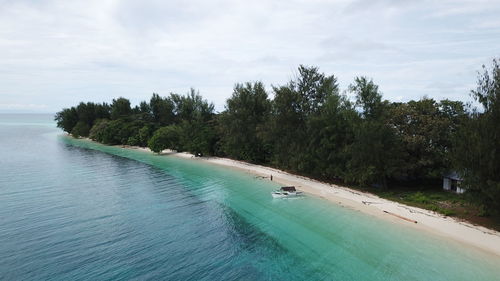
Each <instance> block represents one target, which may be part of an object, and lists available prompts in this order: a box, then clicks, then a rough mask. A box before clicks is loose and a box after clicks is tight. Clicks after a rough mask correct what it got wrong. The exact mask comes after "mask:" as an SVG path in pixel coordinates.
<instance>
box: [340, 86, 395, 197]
mask: <svg viewBox="0 0 500 281" xmlns="http://www.w3.org/2000/svg"><path fill="white" fill-rule="evenodd" d="M349 90H350V91H351V92H353V93H354V94H355V95H356V105H358V106H360V107H361V108H362V111H361V112H360V115H361V117H363V118H362V119H361V120H360V122H359V124H358V125H355V128H354V129H355V135H354V142H353V143H352V145H351V146H350V148H349V158H350V159H349V160H348V162H347V171H346V177H345V179H346V180H347V181H350V182H355V183H359V184H363V185H367V184H379V185H381V186H382V187H384V188H385V187H387V183H388V180H390V179H393V178H401V177H402V176H404V169H403V167H402V164H403V161H402V159H404V157H402V156H403V155H404V151H403V149H402V143H401V140H400V138H399V137H398V135H397V134H396V130H395V129H394V128H393V126H391V125H389V109H390V107H389V103H388V102H387V101H382V94H381V93H380V92H379V91H378V86H377V85H375V84H374V83H373V81H372V80H368V79H367V78H366V77H358V78H356V79H355V80H354V84H351V85H350V86H349Z"/></svg>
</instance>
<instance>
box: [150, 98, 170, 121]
mask: <svg viewBox="0 0 500 281" xmlns="http://www.w3.org/2000/svg"><path fill="white" fill-rule="evenodd" d="M149 106H150V109H151V113H152V115H153V121H154V122H155V123H157V124H158V125H160V126H166V125H170V124H173V123H174V103H173V102H172V100H171V99H169V98H162V97H160V96H159V95H158V94H153V96H152V97H151V100H150V101H149Z"/></svg>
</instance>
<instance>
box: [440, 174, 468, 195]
mask: <svg viewBox="0 0 500 281" xmlns="http://www.w3.org/2000/svg"><path fill="white" fill-rule="evenodd" d="M461 183H462V178H461V177H460V175H458V174H457V173H456V172H451V173H449V174H447V175H445V176H444V177H443V189H444V190H448V191H451V192H455V193H464V192H465V188H462V187H460V184H461Z"/></svg>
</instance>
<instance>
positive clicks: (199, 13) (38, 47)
mask: <svg viewBox="0 0 500 281" xmlns="http://www.w3.org/2000/svg"><path fill="white" fill-rule="evenodd" d="M499 15H500V1H499V0H497V1H481V0H471V1H463V0H456V1H455V0H454V1H451V0H439V1H425V0H422V1H412V0H404V1H403V0H379V1H377V0H366V1H363V0H360V1H347V0H345V1H344V0H340V1H322V0H304V1H292V0H286V1H270V0H262V1H261V0H252V1H225V0H217V1H208V0H205V1H202V0H199V1H187V0H185V1H169V0H141V1H139V0H134V1H132V0H123V1H119V0H85V1H75V0H72V1H68V0H62V1H42V0H0V112H13V111H15V112H55V111H58V110H60V109H61V108H62V107H68V106H72V105H75V104H77V103H78V102H80V101H96V102H102V101H106V102H110V101H111V100H112V99H113V98H117V97H120V96H124V97H127V98H129V99H130V100H131V101H132V103H133V104H136V103H138V102H139V101H141V100H149V98H150V96H151V94H152V93H153V92H156V93H159V94H160V95H168V94H169V93H170V92H177V93H186V92H187V91H188V90H189V88H190V87H194V88H195V89H198V90H199V91H200V93H201V94H202V95H203V96H204V97H205V98H207V99H208V100H210V101H213V102H214V103H215V105H216V109H217V110H223V108H224V103H225V100H226V99H227V98H228V97H229V96H230V95H231V93H232V88H233V86H234V84H235V83H236V82H245V81H256V80H260V81H262V82H264V83H265V84H266V86H268V87H269V88H270V85H280V84H284V83H286V82H287V81H288V80H289V79H290V78H292V77H294V75H295V73H296V69H297V67H298V66H299V64H304V65H313V66H318V67H319V68H320V70H321V71H322V72H325V73H326V74H334V75H335V76H336V77H337V78H338V81H339V84H340V86H341V88H342V89H345V88H346V87H347V85H349V83H351V82H352V81H353V79H354V77H355V76H360V75H365V76H368V77H370V78H373V80H374V81H375V83H377V84H378V85H379V86H380V89H381V91H382V92H383V94H384V97H385V98H387V99H389V100H392V101H408V100H411V99H419V98H421V97H423V96H428V97H431V98H435V99H438V100H440V99H444V98H448V99H458V100H463V101H470V100H471V98H470V96H469V92H470V90H471V89H472V88H473V87H474V85H475V82H476V77H477V71H478V70H480V69H481V65H482V64H487V65H490V62H491V60H492V59H493V58H494V57H499V56H500V16H499Z"/></svg>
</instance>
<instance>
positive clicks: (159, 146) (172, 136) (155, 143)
mask: <svg viewBox="0 0 500 281" xmlns="http://www.w3.org/2000/svg"><path fill="white" fill-rule="evenodd" d="M181 138H182V129H181V127H179V126H178V125H170V126H166V127H161V128H160V129H158V130H156V131H155V132H154V134H153V136H152V137H151V139H150V140H149V141H148V147H149V149H151V151H153V152H156V153H160V152H162V151H163V150H164V149H167V148H168V149H173V150H181V148H180V145H181Z"/></svg>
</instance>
